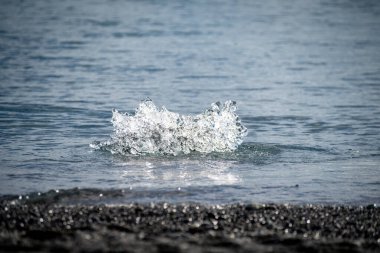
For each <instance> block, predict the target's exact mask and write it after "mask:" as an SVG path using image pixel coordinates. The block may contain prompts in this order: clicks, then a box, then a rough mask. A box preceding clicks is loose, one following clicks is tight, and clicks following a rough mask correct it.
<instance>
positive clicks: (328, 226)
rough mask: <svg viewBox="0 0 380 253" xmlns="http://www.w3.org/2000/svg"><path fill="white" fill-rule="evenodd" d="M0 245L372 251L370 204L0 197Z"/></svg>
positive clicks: (377, 233) (377, 227)
mask: <svg viewBox="0 0 380 253" xmlns="http://www.w3.org/2000/svg"><path fill="white" fill-rule="evenodd" d="M0 227H1V233H0V248H1V249H2V250H4V251H6V252H11V251H12V252H13V251H21V252H23V251H38V252H41V251H42V252H44V251H45V252H51V251H68V252H69V251H70V252H72V251H74V252H76V251H81V252H90V251H91V252H93V251H99V252H105V251H106V252H107V251H113V252H114V251H120V252H125V251H127V252H305V251H308V252H309V251H311V252H337V251H348V252H378V251H379V250H380V208H378V207H377V206H376V205H369V206H366V207H363V206H339V205H336V206H335V205H334V206H332V205H284V204H260V205H256V204H232V205H210V206H208V205H201V204H167V203H158V204H153V203H152V204H137V203H133V204H125V205H113V206H106V205H93V206H83V205H57V204H31V203H21V204H13V203H11V201H6V200H3V201H1V202H0Z"/></svg>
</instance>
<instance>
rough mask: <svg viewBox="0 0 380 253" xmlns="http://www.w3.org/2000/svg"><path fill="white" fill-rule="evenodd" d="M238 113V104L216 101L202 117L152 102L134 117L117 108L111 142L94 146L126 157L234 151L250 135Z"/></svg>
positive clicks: (114, 111) (147, 102) (97, 143)
mask: <svg viewBox="0 0 380 253" xmlns="http://www.w3.org/2000/svg"><path fill="white" fill-rule="evenodd" d="M235 111H236V102H234V101H226V102H225V103H224V104H221V103H220V102H216V103H213V104H211V107H210V108H209V109H207V110H206V111H205V112H203V113H201V114H197V115H194V116H187V115H180V114H178V113H175V112H170V111H168V110H167V109H166V108H165V107H162V108H157V107H156V106H155V105H154V103H153V102H152V101H151V100H149V99H148V100H145V101H142V102H141V103H140V104H139V107H138V108H137V109H136V111H135V114H134V115H129V114H127V113H124V114H123V113H120V112H118V111H117V110H115V109H114V110H113V115H112V121H111V122H112V124H113V126H114V133H113V134H112V136H111V139H110V140H107V141H104V142H94V143H92V144H90V146H91V147H92V148H94V149H102V150H108V151H110V152H112V153H113V154H122V155H130V154H132V155H140V154H170V155H178V154H181V153H184V154H188V153H190V152H201V153H211V152H226V151H233V150H235V149H236V148H237V147H238V146H239V145H240V144H241V143H242V142H243V137H244V136H246V134H247V128H246V127H244V126H243V125H242V124H241V121H240V119H239V117H238V115H237V114H236V113H235Z"/></svg>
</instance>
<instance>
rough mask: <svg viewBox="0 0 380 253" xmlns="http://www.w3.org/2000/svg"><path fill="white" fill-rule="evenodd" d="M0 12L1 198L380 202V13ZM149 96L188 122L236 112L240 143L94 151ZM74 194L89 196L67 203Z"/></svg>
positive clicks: (208, 7) (210, 4) (111, 8)
mask: <svg viewBox="0 0 380 253" xmlns="http://www.w3.org/2000/svg"><path fill="white" fill-rule="evenodd" d="M0 6H1V7H0V194H2V195H6V194H22V195H25V194H29V193H31V192H45V191H48V190H51V189H54V190H57V189H61V191H60V192H61V193H62V192H65V194H66V195H65V196H71V199H73V197H72V196H76V197H75V198H77V199H79V200H78V201H79V202H85V201H86V200H89V199H92V200H93V201H95V202H96V201H103V202H107V203H108V202H109V203H114V202H117V203H125V202H128V201H140V202H144V201H147V202H149V201H171V202H179V201H181V202H182V201H185V202H187V201H196V202H203V203H230V202H237V201H239V202H276V203H283V202H290V203H344V204H367V203H379V202H380V3H379V2H378V1H375V0H374V1H367V0H364V1H349V0H340V1H322V0H321V1H303V0H289V1H280V0H277V1H275V0H269V1H248V0H240V1H239V0H238V1H232V0H231V1H228V0H220V1H217V0H210V1H201V0H194V1H171V0H167V1H154V0H147V1H122V0H109V1H97V0H94V1H89V0H85V1H73V0H64V1H63V0H62V1H47V0H45V1H43V0H36V1H19V0H12V1H6V0H2V1H1V2H0ZM146 97H150V98H151V99H152V100H153V101H154V102H155V103H156V104H157V105H160V106H162V105H164V106H165V107H166V108H168V109H169V110H171V111H175V112H178V113H181V114H195V113H200V112H202V111H204V110H205V109H206V108H207V107H209V105H210V104H211V103H212V102H215V101H222V102H224V101H226V100H230V99H231V100H235V101H237V103H238V114H239V115H240V117H241V120H242V122H243V124H244V125H245V126H246V127H247V128H248V131H249V132H248V136H247V137H246V138H245V140H244V143H243V144H242V146H241V147H240V148H239V149H238V150H237V151H235V152H233V153H225V154H209V155H200V154H193V155H184V156H179V157H170V156H145V157H123V156H115V155H112V154H110V153H108V152H102V151H94V150H92V149H91V148H90V147H89V144H90V143H91V142H92V141H94V140H106V139H107V138H109V135H110V134H111V133H112V130H113V129H112V124H111V123H110V118H111V116H112V112H111V110H112V108H117V109H119V110H121V111H128V112H133V111H134V108H136V107H137V105H138V104H139V102H140V100H142V99H145V98H146ZM75 187H79V188H80V189H84V188H91V189H87V190H78V189H73V190H68V191H62V189H72V188H75ZM107 189H109V190H107ZM54 193H55V191H54ZM57 194H58V193H57ZM62 194H63V193H62Z"/></svg>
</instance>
